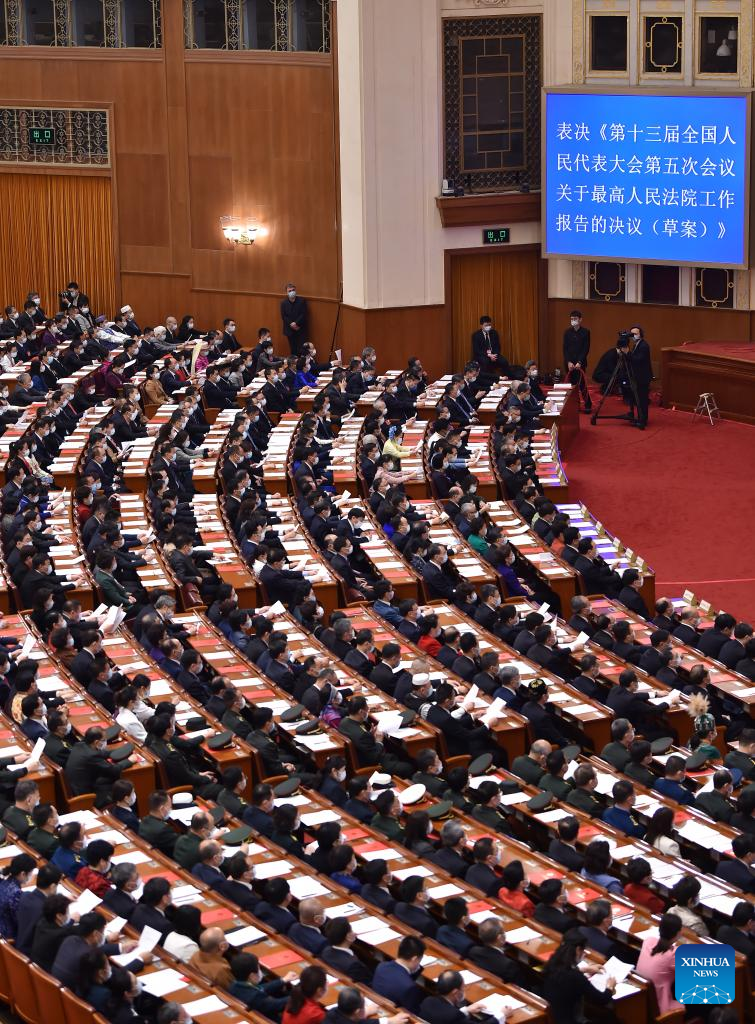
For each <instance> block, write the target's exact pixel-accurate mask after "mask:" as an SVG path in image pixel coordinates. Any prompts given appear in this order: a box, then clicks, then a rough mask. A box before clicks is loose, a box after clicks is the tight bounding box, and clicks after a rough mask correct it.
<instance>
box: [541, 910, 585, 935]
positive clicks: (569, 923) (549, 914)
mask: <svg viewBox="0 0 755 1024" xmlns="http://www.w3.org/2000/svg"><path fill="white" fill-rule="evenodd" d="M532 916H533V917H534V919H535V920H536V921H539V922H540V924H544V925H545V926H546V927H547V928H552V929H553V930H554V931H555V932H561V934H562V935H563V934H564V933H565V932H568V931H569V929H570V928H574V926H575V925H576V924H577V922H576V920H575V919H574V918H573V917H570V915H569V914H565V913H564V912H563V910H559V909H558V907H547V906H546V905H545V904H544V903H538V904H537V905H536V907H535V911H534V913H533V915H532Z"/></svg>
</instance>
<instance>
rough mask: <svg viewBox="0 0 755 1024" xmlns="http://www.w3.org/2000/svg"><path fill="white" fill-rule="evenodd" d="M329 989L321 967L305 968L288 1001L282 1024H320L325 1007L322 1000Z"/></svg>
mask: <svg viewBox="0 0 755 1024" xmlns="http://www.w3.org/2000/svg"><path fill="white" fill-rule="evenodd" d="M327 988H328V981H327V978H326V976H325V971H323V970H322V969H321V968H320V967H305V968H304V970H303V971H302V972H301V975H300V976H299V984H298V985H296V986H295V987H294V988H293V989H292V991H291V995H290V996H289V999H288V1005H287V1006H286V1009H285V1010H284V1011H283V1020H282V1021H281V1024H320V1021H321V1020H322V1019H323V1017H324V1016H325V1007H324V1006H322V1005H321V1003H320V1000H321V999H323V998H324V996H325V993H326V991H327Z"/></svg>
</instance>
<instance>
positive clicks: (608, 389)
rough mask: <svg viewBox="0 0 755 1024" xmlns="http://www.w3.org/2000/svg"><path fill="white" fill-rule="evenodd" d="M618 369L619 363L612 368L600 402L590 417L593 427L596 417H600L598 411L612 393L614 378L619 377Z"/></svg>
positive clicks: (619, 367)
mask: <svg viewBox="0 0 755 1024" xmlns="http://www.w3.org/2000/svg"><path fill="white" fill-rule="evenodd" d="M620 369H621V363H620V362H617V363H616V366H615V367H614V371H613V373H612V374H611V379H610V380H609V382H608V384H607V385H606V389H605V391H604V392H603V394H602V395H601V397H600V401H599V402H598V404H597V406H596V407H595V412H594V413H593V414H592V416H591V417H590V423H592V425H593V426H595V424H596V423H597V422H598V416H600V410H601V409H602V408H603V406H604V404H605V401H606V399H607V398H608V396H609V395H610V394H611V392H612V391H613V386H614V384H615V383H616V378H617V377H618V375H619V370H620Z"/></svg>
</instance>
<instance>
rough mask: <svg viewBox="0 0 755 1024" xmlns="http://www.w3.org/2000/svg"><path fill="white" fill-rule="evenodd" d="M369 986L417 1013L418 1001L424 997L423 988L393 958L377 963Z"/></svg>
mask: <svg viewBox="0 0 755 1024" xmlns="http://www.w3.org/2000/svg"><path fill="white" fill-rule="evenodd" d="M370 987H371V988H373V989H374V990H375V991H376V992H377V994H378V995H380V996H385V998H386V999H390V1000H391V1002H392V1003H395V1004H396V1006H400V1007H401V1009H402V1010H408V1011H409V1013H419V1007H420V1003H421V1002H422V1000H423V999H424V998H425V993H424V991H423V989H421V988H420V986H419V985H418V984H417V982H416V981H415V980H414V978H413V977H412V976H411V974H410V973H409V972H408V971H407V969H406V968H405V967H403V966H402V965H401V964H399V963H397V962H396V961H395V960H384V961H383V962H382V963H380V964H378V965H377V967H376V968H375V974H374V976H373V978H372V984H371V986H370Z"/></svg>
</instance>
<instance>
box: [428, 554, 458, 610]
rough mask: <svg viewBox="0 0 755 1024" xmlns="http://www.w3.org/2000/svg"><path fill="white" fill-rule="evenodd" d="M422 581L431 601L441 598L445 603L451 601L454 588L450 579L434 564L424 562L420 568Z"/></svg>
mask: <svg viewBox="0 0 755 1024" xmlns="http://www.w3.org/2000/svg"><path fill="white" fill-rule="evenodd" d="M422 579H423V580H424V581H425V586H426V587H427V591H428V595H429V597H430V598H431V599H432V598H443V600H445V601H451V600H453V597H454V595H455V593H456V587H455V586H454V584H453V582H452V581H451V579H450V578H449V577H448V576H447V575H446V574H445V573H444V572H443V570H442V569H441V568H439V566H437V565H435V563H434V562H425V564H424V565H423V566H422Z"/></svg>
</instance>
